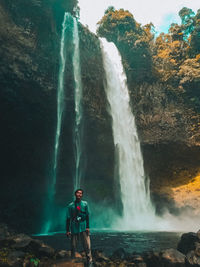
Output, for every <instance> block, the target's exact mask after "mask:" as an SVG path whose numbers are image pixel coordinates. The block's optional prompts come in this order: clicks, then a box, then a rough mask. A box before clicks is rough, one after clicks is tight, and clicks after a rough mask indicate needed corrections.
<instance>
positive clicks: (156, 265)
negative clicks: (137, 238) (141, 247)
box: [144, 251, 160, 267]
mask: <svg viewBox="0 0 200 267" xmlns="http://www.w3.org/2000/svg"><path fill="white" fill-rule="evenodd" d="M144 261H145V262H146V264H147V266H148V267H160V257H159V253H158V252H154V251H150V252H147V253H145V254H144Z"/></svg>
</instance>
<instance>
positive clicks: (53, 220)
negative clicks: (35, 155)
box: [42, 13, 82, 233]
mask: <svg viewBox="0 0 200 267" xmlns="http://www.w3.org/2000/svg"><path fill="white" fill-rule="evenodd" d="M72 25H73V47H74V53H73V58H72V64H73V73H74V86H75V93H74V97H75V126H74V142H75V162H76V164H75V165H76V166H75V178H74V189H76V188H78V187H80V182H81V176H82V170H81V153H82V149H81V146H82V144H81V139H82V138H81V137H82V124H81V123H82V104H81V100H82V83H81V68H80V51H79V34H78V23H77V20H76V18H74V17H72V16H71V14H70V13H65V15H64V21H63V24H62V35H61V43H60V68H59V75H58V89H57V127H56V137H55V147H54V159H53V170H52V180H51V184H50V185H49V190H48V201H47V207H46V214H47V217H48V220H47V221H46V223H45V226H44V227H43V229H42V232H43V233H49V231H50V230H51V229H54V228H55V226H56V225H58V226H59V225H62V222H64V217H65V212H66V210H65V208H62V207H57V206H56V204H55V199H54V197H55V186H56V180H57V165H58V154H59V140H60V135H61V126H62V117H63V112H64V109H65V101H64V97H65V94H64V90H65V87H64V77H65V65H66V30H67V27H71V26H72Z"/></svg>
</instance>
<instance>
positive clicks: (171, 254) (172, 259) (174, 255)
mask: <svg viewBox="0 0 200 267" xmlns="http://www.w3.org/2000/svg"><path fill="white" fill-rule="evenodd" d="M160 261H161V266H163V267H171V266H172V267H173V266H174V267H185V255H183V254H182V253H181V252H179V251H178V250H176V249H173V248H170V249H166V250H163V251H161V253H160Z"/></svg>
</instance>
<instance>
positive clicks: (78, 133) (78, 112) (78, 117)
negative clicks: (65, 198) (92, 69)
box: [73, 18, 82, 190]
mask: <svg viewBox="0 0 200 267" xmlns="http://www.w3.org/2000/svg"><path fill="white" fill-rule="evenodd" d="M73 22H74V30H73V43H74V54H73V68H74V83H75V96H74V97H75V127H74V142H75V161H76V170H75V179H74V190H76V189H77V188H79V187H80V184H81V177H82V170H81V154H82V143H81V141H82V103H81V101H82V82H81V65H80V49H79V33H78V23H77V20H76V18H73Z"/></svg>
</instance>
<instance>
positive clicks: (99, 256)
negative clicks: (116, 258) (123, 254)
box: [92, 250, 110, 262]
mask: <svg viewBox="0 0 200 267" xmlns="http://www.w3.org/2000/svg"><path fill="white" fill-rule="evenodd" d="M92 256H93V259H94V260H95V261H97V262H109V261H110V259H109V258H107V257H106V256H105V255H104V254H103V252H102V251H100V250H94V251H92Z"/></svg>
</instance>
